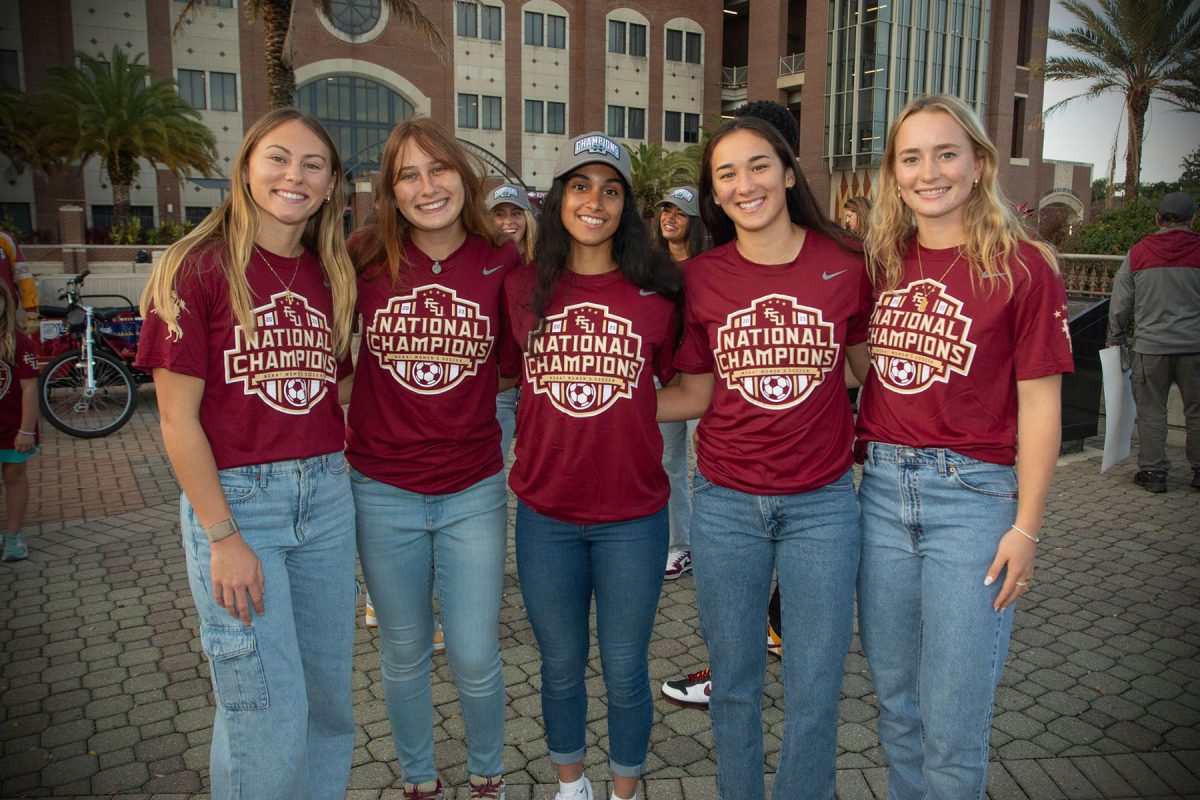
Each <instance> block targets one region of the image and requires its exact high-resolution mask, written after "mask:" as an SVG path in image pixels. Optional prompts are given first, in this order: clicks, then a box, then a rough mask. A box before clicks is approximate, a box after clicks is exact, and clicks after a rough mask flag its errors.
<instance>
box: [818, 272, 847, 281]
mask: <svg viewBox="0 0 1200 800" xmlns="http://www.w3.org/2000/svg"><path fill="white" fill-rule="evenodd" d="M845 272H848V270H842V271H841V272H835V273H833V274H832V275H831V274H829V273H828V272H822V273H821V280H826V281H828V280H833V279H834V278H836V277H837V276H838V275H841V274H843V273H845Z"/></svg>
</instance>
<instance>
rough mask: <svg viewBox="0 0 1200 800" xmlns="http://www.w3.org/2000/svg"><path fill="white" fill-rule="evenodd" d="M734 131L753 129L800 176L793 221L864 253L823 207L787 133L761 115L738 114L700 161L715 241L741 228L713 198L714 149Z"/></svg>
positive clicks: (791, 193)
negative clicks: (790, 143)
mask: <svg viewBox="0 0 1200 800" xmlns="http://www.w3.org/2000/svg"><path fill="white" fill-rule="evenodd" d="M734 131H749V132H750V133H753V134H755V135H756V136H758V137H760V138H761V139H763V140H764V141H765V142H766V143H767V144H769V145H771V149H772V150H774V151H775V155H776V157H777V158H778V159H779V160H780V162H781V163H782V164H783V168H784V169H785V170H789V169H790V170H791V171H792V173H793V174H794V175H795V176H796V181H795V183H794V184H793V185H792V187H791V188H790V189H788V190H787V209H788V217H789V218H790V219H791V221H792V223H793V224H795V225H803V226H804V227H805V228H810V229H812V230H816V231H819V232H821V233H823V234H825V235H826V236H828V237H829V238H830V239H833V241H835V242H837V243H838V245H840V246H841V247H842V249H844V250H846V251H847V252H851V253H860V252H862V247H861V245H859V246H856V244H855V241H856V240H854V239H853V238H852V237H850V236H849V235H848V234H847V233H846V231H845V230H843V229H842V228H841V227H839V226H838V225H835V224H834V222H833V220H831V219H829V217H828V216H827V215H826V214H825V212H824V211H822V210H821V206H820V205H819V204H818V203H817V198H816V197H815V196H814V195H813V192H812V189H811V188H810V187H809V185H808V179H807V178H805V177H804V171H803V170H801V169H800V163H799V162H798V161H797V160H796V156H794V155H792V152H791V151H790V150H789V149H788V145H787V142H785V141H784V140H783V136H782V135H781V134H780V133H779V131H778V130H776V129H775V126H773V125H771V124H770V123H769V122H764V121H763V120H761V119H758V118H757V117H734V118H733V119H728V120H725V122H723V123H722V124H721V127H719V128H717V131H716V133H714V134H713V135H712V138H711V139H709V140H708V145H707V146H705V148H704V158H703V159H702V160H701V162H700V215H701V216H702V217H703V218H704V224H705V225H706V226H707V227H708V232H709V233H710V234H712V239H713V244H715V245H721V244H725V243H727V242H732V241H733V240H734V239H736V238H737V228H736V227H735V226H734V224H733V220H731V219H730V218H729V216H728V215H727V214H726V213H725V211H724V209H722V208H721V207H720V206H719V205H717V203H716V200H715V199H714V197H713V177H712V156H713V150H714V149H716V146H717V143H718V142H720V141H721V140H722V139H724V138H725V137H726V136H728V135H729V134H731V133H733V132H734Z"/></svg>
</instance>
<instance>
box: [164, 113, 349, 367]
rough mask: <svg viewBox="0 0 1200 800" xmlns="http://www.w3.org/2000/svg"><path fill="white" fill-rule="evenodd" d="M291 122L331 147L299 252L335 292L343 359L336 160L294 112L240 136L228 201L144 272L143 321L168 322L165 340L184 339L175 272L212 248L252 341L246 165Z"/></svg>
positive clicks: (252, 214)
mask: <svg viewBox="0 0 1200 800" xmlns="http://www.w3.org/2000/svg"><path fill="white" fill-rule="evenodd" d="M293 121H296V122H301V123H303V124H304V125H305V127H307V128H308V129H309V130H311V131H312V132H313V133H314V134H316V136H317V137H318V138H319V139H320V140H321V141H322V142H323V143H324V144H325V146H326V147H327V148H328V149H329V155H330V158H329V167H330V170H331V172H332V174H333V176H334V185H333V191H332V193H331V194H330V196H329V200H328V201H327V202H325V203H322V204H321V208H320V210H319V211H318V212H317V213H315V214H313V215H312V216H311V217H309V218H308V223H307V224H306V225H305V228H304V234H303V236H302V237H301V242H302V244H303V245H304V247H305V249H307V250H310V251H312V252H314V253H315V254H316V255H317V259H318V260H319V261H320V263H321V269H322V270H323V271H324V273H325V277H326V278H328V279H329V287H330V291H331V293H332V295H333V316H332V319H330V328H331V329H332V331H333V347H334V353H335V355H337V357H338V358H341V357H343V356H344V355H345V354H346V353H347V352H348V351H349V348H350V328H351V324H352V322H353V318H354V301H355V292H356V289H357V285H356V283H355V275H354V265H353V264H351V262H350V256H349V255H348V254H347V252H346V239H345V234H344V232H343V230H342V210H343V209H344V208H345V205H346V200H345V190H344V188H343V180H342V160H341V157H340V156H339V155H338V151H337V148H336V147H335V146H334V144H333V139H331V138H330V136H329V133H328V132H327V131H326V130H325V127H324V126H323V125H322V124H321V123H320V122H319V121H317V120H316V119H314V118H313V117H310V116H308V115H307V114H303V113H301V112H299V111H297V110H295V109H293V108H280V109H276V110H274V111H271V112H268V113H267V114H265V115H264V116H262V117H260V118H259V120H258V121H257V122H255V123H254V124H253V125H252V126H251V127H250V130H249V131H247V132H246V136H245V138H244V139H243V140H242V146H241V147H240V148H239V149H238V154H237V158H235V159H234V161H233V170H232V172H231V173H230V174H231V180H230V191H229V196H228V197H226V198H225V200H224V201H222V203H221V205H220V206H218V207H217V208H216V210H214V211H213V212H212V213H211V214H209V215H208V216H207V217H205V218H204V220H203V221H201V222H200V224H199V225H197V226H196V227H195V228H194V229H193V230H192V231H191V232H190V233H188V234H187V235H186V236H184V237H183V238H182V239H180V240H179V241H177V242H176V243H175V244H173V245H171V246H170V247H169V248H168V249H167V251H166V252H165V253H164V254H163V257H162V260H161V261H159V262H158V265H157V266H156V267H155V268H154V271H153V272H152V273H151V275H150V282H149V283H147V284H146V289H145V291H143V292H142V298H141V307H142V316H148V315H149V314H150V313H151V312H153V313H155V314H157V315H158V316H159V317H160V318H161V319H162V320H163V322H165V323H166V325H167V329H168V330H169V331H170V333H171V335H173V336H174V337H176V338H179V337H181V336H183V329H182V328H181V327H180V325H179V314H180V312H182V311H183V310H184V308H183V303H182V301H181V300H180V298H179V293H178V291H177V288H176V286H177V283H178V280H179V273H180V271H181V270H183V269H184V268H185V266H186V265H187V264H188V261H189V259H190V258H191V256H192V255H193V254H199V253H201V252H206V251H211V250H215V251H216V256H217V261H218V263H219V264H220V268H221V271H222V273H223V274H224V275H225V280H226V282H227V283H228V285H229V305H230V307H231V308H232V310H233V316H234V318H235V319H236V320H237V324H238V325H240V326H241V327H242V330H244V331H245V332H246V335H247V337H248V338H249V339H250V341H254V336H255V324H254V314H253V313H252V311H251V309H252V301H251V297H250V284H249V283H248V282H247V280H246V267H247V266H248V265H249V263H250V257H251V254H252V252H253V248H254V236H255V234H256V233H257V232H258V215H259V213H260V212H259V209H258V205H257V204H256V203H255V202H254V198H253V197H252V196H251V195H250V187H249V184H248V183H247V170H248V162H249V160H250V156H251V155H252V154H253V152H254V149H255V148H256V147H257V146H258V144H259V143H260V142H261V141H262V140H263V138H265V137H266V136H267V134H269V133H270V132H271V131H273V130H275V129H276V128H278V127H279V126H280V125H283V124H285V123H288V122H293Z"/></svg>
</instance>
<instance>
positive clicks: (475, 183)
mask: <svg viewBox="0 0 1200 800" xmlns="http://www.w3.org/2000/svg"><path fill="white" fill-rule="evenodd" d="M410 141H412V142H414V143H415V144H416V145H417V146H418V147H420V148H421V149H422V150H424V151H425V152H426V154H428V155H429V156H430V157H431V158H434V159H436V160H438V161H439V162H441V163H442V164H443V165H444V166H446V167H449V168H450V169H452V170H454V171H455V172H457V173H458V174H459V176H461V177H462V183H463V208H462V214H461V218H462V223H463V227H464V228H465V229H466V231H467V233H472V234H475V235H476V236H482V237H483V238H485V239H487V240H488V241H489V242H490V243H491V244H492V246H493V247H498V246H499V245H500V233H499V231H497V230H496V226H495V225H493V224H492V220H491V219H490V216H491V215H489V214H486V212H485V211H484V208H483V199H482V198H483V179H482V178H481V177H480V169H479V168H478V166H477V165H476V163H475V162H474V160H473V159H472V157H471V156H469V155H468V154H467V151H466V150H465V149H464V148H463V146H462V145H461V144H459V143H458V140H457V139H455V138H454V137H453V136H452V135H450V134H449V133H447V132H446V130H445V129H444V128H443V127H442V126H441V125H438V124H437V123H436V122H434V121H433V120H432V119H430V118H429V117H410V118H408V119H406V120H404V121H403V122H401V123H400V124H399V125H397V126H396V127H395V128H393V129H392V132H391V134H389V135H388V138H387V141H386V142H384V145H383V155H382V156H381V157H380V160H379V189H378V191H376V192H375V221H374V222H372V223H371V224H369V225H367V226H366V227H365V228H363V229H362V230H360V231H356V232H355V234H354V237H353V240H352V241H351V243H350V244H351V250H352V253H351V257H352V258H353V260H354V266H355V267H356V268H357V269H358V271H359V273H362V272H363V271H364V270H366V269H367V268H368V267H370V266H371V265H372V264H377V263H379V262H381V261H383V262H385V263H386V268H387V272H388V275H389V276H390V278H391V285H392V286H393V287H395V286H396V285H397V284H398V283H399V281H400V275H401V273H404V272H408V270H409V268H410V266H411V265H410V264H409V262H408V258H407V257H406V256H405V254H404V248H405V246H406V245H407V244H408V242H409V240H410V239H411V238H412V227H413V226H412V223H411V222H409V221H408V220H407V219H406V218H405V217H404V215H403V214H401V213H400V209H399V208H398V207H397V206H396V193H395V189H394V188H393V187H394V186H395V184H396V181H397V180H398V179H399V177H400V167H401V166H402V165H401V164H400V151H401V150H403V149H404V145H406V144H408V143H409V142H410ZM367 277H368V278H374V277H375V274H374V273H373V274H371V275H369V276H367Z"/></svg>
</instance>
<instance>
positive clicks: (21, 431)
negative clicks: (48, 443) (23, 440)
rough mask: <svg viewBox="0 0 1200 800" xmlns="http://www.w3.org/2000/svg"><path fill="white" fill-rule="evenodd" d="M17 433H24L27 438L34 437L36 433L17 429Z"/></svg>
mask: <svg viewBox="0 0 1200 800" xmlns="http://www.w3.org/2000/svg"><path fill="white" fill-rule="evenodd" d="M17 433H23V434H25V435H26V436H33V435H34V432H33V431H23V430H21V429H20V428H17Z"/></svg>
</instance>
